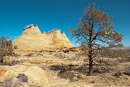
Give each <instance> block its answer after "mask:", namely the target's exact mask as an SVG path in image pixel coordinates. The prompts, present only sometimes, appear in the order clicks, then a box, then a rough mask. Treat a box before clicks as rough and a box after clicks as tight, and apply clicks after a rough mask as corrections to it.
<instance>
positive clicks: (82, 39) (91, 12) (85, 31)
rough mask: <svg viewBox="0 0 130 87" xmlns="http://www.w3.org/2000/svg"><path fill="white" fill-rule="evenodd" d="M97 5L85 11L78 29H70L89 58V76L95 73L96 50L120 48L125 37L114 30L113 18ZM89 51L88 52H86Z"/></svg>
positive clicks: (89, 6)
mask: <svg viewBox="0 0 130 87" xmlns="http://www.w3.org/2000/svg"><path fill="white" fill-rule="evenodd" d="M95 6H96V5H95V3H92V4H91V5H90V4H89V5H88V7H87V8H85V9H84V14H83V17H82V18H81V19H80V20H79V23H78V25H77V26H78V27H79V28H78V29H73V28H69V32H70V33H71V34H72V36H75V37H76V38H77V42H79V43H80V45H81V48H82V50H83V51H84V52H85V53H86V55H88V58H89V74H91V73H92V71H93V58H94V56H95V55H94V52H95V50H98V49H100V48H106V47H120V46H123V45H122V44H121V41H122V37H123V35H121V34H119V33H118V32H117V31H115V30H113V28H114V27H113V23H112V22H111V21H112V19H113V17H112V16H109V14H108V13H105V12H104V11H102V10H100V9H95ZM86 50H87V51H86Z"/></svg>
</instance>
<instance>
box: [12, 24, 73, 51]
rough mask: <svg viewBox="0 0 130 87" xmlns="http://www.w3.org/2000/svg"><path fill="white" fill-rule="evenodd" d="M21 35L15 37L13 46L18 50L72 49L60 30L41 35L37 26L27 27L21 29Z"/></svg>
mask: <svg viewBox="0 0 130 87" xmlns="http://www.w3.org/2000/svg"><path fill="white" fill-rule="evenodd" d="M23 30H24V31H23V33H22V35H20V36H19V37H15V39H14V41H13V45H15V46H17V47H18V49H20V50H41V49H57V48H64V47H69V48H71V47H73V45H72V44H71V42H70V41H69V39H68V38H67V36H66V35H65V33H61V31H60V29H53V30H51V31H50V32H43V33H41V31H40V29H39V28H38V26H37V25H33V24H31V25H29V26H27V27H26V28H24V29H23Z"/></svg>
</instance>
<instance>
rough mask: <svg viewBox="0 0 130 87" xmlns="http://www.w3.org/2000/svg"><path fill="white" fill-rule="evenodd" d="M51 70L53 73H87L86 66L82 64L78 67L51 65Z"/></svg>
mask: <svg viewBox="0 0 130 87" xmlns="http://www.w3.org/2000/svg"><path fill="white" fill-rule="evenodd" d="M49 68H50V69H51V70H54V71H76V72H78V73H82V74H87V73H88V65H86V64H83V65H81V66H79V65H72V64H69V65H53V66H50V67H49Z"/></svg>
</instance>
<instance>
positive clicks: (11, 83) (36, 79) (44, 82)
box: [0, 65, 49, 87]
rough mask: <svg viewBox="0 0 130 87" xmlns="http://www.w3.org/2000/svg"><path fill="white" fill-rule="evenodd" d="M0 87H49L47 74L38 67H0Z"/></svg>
mask: <svg viewBox="0 0 130 87" xmlns="http://www.w3.org/2000/svg"><path fill="white" fill-rule="evenodd" d="M0 72H1V73H0V87H48V85H49V84H48V79H47V76H46V72H45V71H44V70H43V69H41V68H39V67H38V66H25V65H15V66H0Z"/></svg>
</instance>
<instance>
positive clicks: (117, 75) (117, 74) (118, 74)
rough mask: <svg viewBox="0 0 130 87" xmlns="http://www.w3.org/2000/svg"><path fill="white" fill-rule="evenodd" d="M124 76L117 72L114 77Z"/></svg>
mask: <svg viewBox="0 0 130 87" xmlns="http://www.w3.org/2000/svg"><path fill="white" fill-rule="evenodd" d="M122 75H123V73H122V72H120V71H118V72H116V73H115V74H114V76H116V77H120V76H122Z"/></svg>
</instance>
